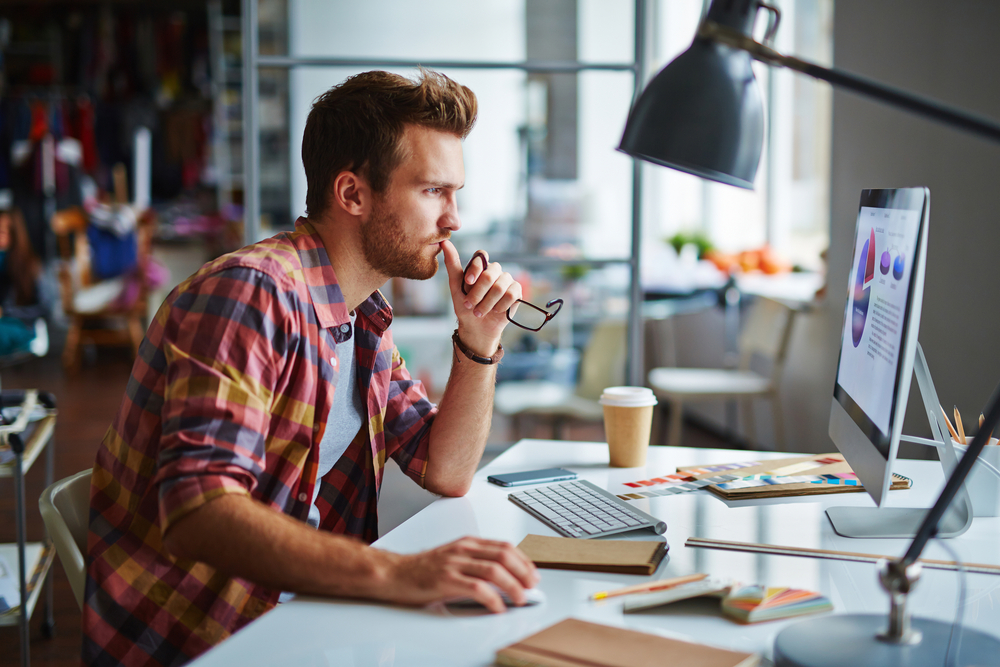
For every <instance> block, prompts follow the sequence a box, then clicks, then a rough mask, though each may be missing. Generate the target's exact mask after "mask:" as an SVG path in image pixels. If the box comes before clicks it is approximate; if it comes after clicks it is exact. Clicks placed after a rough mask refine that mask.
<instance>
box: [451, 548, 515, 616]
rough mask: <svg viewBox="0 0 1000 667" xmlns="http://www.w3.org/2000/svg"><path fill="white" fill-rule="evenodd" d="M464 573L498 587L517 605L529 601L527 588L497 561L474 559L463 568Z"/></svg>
mask: <svg viewBox="0 0 1000 667" xmlns="http://www.w3.org/2000/svg"><path fill="white" fill-rule="evenodd" d="M462 571H463V573H464V574H466V575H471V576H473V577H476V578H477V579H481V580H483V581H484V582H487V583H489V584H492V585H493V586H496V587H497V588H498V589H500V590H501V591H502V592H504V593H506V594H507V597H508V598H510V600H511V602H513V603H514V604H515V605H518V606H521V605H523V604H524V603H525V602H527V601H528V600H527V596H526V595H525V594H524V588H525V587H524V586H522V585H521V582H519V581H518V580H517V578H516V577H514V575H512V574H511V573H510V572H509V571H508V570H507V568H505V567H504V566H503V565H501V564H500V563H498V562H497V561H492V560H478V559H473V560H470V561H469V562H468V563H467V564H466V565H465V566H464V567H463V568H462ZM501 602H502V600H501Z"/></svg>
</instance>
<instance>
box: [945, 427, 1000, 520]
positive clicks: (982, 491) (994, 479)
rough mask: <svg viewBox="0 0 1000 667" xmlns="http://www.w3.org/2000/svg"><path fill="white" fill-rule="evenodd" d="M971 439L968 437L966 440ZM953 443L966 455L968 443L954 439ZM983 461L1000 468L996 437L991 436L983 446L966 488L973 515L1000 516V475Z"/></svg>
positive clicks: (967, 479)
mask: <svg viewBox="0 0 1000 667" xmlns="http://www.w3.org/2000/svg"><path fill="white" fill-rule="evenodd" d="M971 440H972V439H971V438H967V439H966V442H971ZM952 443H953V444H954V445H955V449H957V450H958V451H959V456H962V455H964V454H965V450H966V449H968V447H967V446H966V445H963V444H961V443H958V442H955V441H954V440H953V441H952ZM983 461H985V462H987V463H989V464H991V465H992V466H993V467H994V468H996V469H997V470H1000V444H997V439H996V438H990V442H989V444H988V445H986V446H985V447H983V453H982V454H980V455H979V460H977V461H976V465H974V466H972V472H970V473H969V476H968V478H966V480H965V488H966V490H967V491H968V492H969V499H970V500H971V501H972V514H973V516H1000V477H998V476H997V474H996V473H995V472H993V471H992V470H990V469H989V468H987V467H986V466H984V465H983V464H982V462H983Z"/></svg>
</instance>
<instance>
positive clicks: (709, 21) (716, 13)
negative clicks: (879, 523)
mask: <svg viewBox="0 0 1000 667" xmlns="http://www.w3.org/2000/svg"><path fill="white" fill-rule="evenodd" d="M760 9H764V10H766V11H767V12H768V14H769V20H768V26H767V30H766V31H765V34H764V38H763V43H761V42H757V41H756V40H754V38H753V36H752V31H753V24H754V19H755V18H756V15H757V12H758V11H759V10H760ZM780 17H781V15H780V12H779V11H778V10H777V9H776V8H775V7H772V6H770V5H767V4H765V3H763V2H760V1H759V0H712V4H711V6H710V7H709V10H708V13H707V14H706V15H705V19H704V20H703V21H702V23H701V25H700V26H699V28H698V34H697V35H696V36H695V39H694V41H693V42H692V44H691V46H690V47H689V48H688V50H687V51H685V52H684V53H682V54H681V55H680V56H678V57H677V58H676V59H675V60H674V61H673V62H671V63H670V64H668V65H667V66H666V67H665V68H663V70H661V71H660V72H659V74H657V75H656V76H655V77H654V78H653V80H652V81H651V82H650V83H649V85H648V86H646V89H645V90H644V91H643V92H642V94H641V95H640V96H639V99H638V100H637V101H636V103H635V105H634V106H633V108H632V110H631V112H630V113H629V118H628V122H627V123H626V126H625V131H624V133H623V136H622V140H621V144H620V145H619V150H621V151H623V152H624V153H627V154H628V155H631V156H633V157H636V158H640V159H642V160H646V161H648V162H652V163H654V164H659V165H663V166H666V167H671V168H673V169H678V170H680V171H684V172H687V173H690V174H694V175H696V176H700V177H702V178H705V179H709V180H713V181H717V182H720V183H726V184H729V185H735V186H737V187H742V188H747V189H753V181H754V177H755V175H756V173H757V165H758V162H759V161H760V152H761V146H762V144H763V137H764V122H763V118H764V113H763V103H762V101H761V95H760V91H759V89H758V86H757V80H756V79H755V78H754V75H753V70H752V69H751V60H752V59H755V60H759V61H761V62H764V63H767V64H769V65H772V66H779V67H787V68H789V69H793V70H795V71H797V72H801V73H803V74H808V75H809V76H811V77H814V78H817V79H822V80H824V81H827V82H829V83H831V84H832V85H834V86H836V87H839V88H846V89H848V90H850V91H853V92H856V93H860V94H862V95H866V96H868V97H872V98H875V99H878V100H881V101H883V102H886V103H888V104H890V105H893V106H896V107H899V108H902V109H906V110H909V111H912V112H914V113H918V114H920V115H923V116H926V117H928V118H931V119H933V120H937V121H939V122H941V123H944V124H947V125H950V126H952V127H957V128H960V129H964V130H967V131H969V132H973V133H975V134H979V135H981V136H984V137H987V138H990V139H993V140H994V141H1000V124H997V123H996V122H993V121H991V120H988V119H984V118H980V117H977V116H975V115H973V114H970V113H968V112H965V111H962V110H960V109H955V108H952V107H948V106H946V105H943V104H941V103H939V102H936V101H934V100H928V99H924V98H921V97H919V96H917V95H913V94H911V93H908V92H905V91H902V90H898V89H894V88H891V87H889V86H886V85H883V84H881V83H878V82H875V81H871V80H869V79H865V78H863V77H859V76H857V75H854V74H850V73H848V72H844V71H840V70H836V69H828V68H825V67H821V66H819V65H815V64H813V63H809V62H805V61H803V60H799V59H797V58H793V57H790V56H785V55H783V54H781V53H778V52H777V51H775V50H774V49H773V48H771V47H770V46H768V45H767V43H768V42H770V41H771V40H772V38H773V36H774V34H775V32H776V30H777V28H778V23H779V22H780ZM998 423H1000V385H997V388H996V389H995V390H994V391H993V395H992V396H990V400H989V403H988V406H987V408H986V410H985V419H984V421H983V425H982V427H981V428H980V429H979V433H978V434H977V435H976V437H975V438H974V439H973V440H972V444H971V445H969V448H968V450H967V451H966V452H965V455H964V456H963V457H962V459H961V460H960V461H959V463H958V465H957V466H956V467H955V470H954V471H953V472H952V474H951V476H950V477H949V479H948V482H947V484H946V485H945V488H944V490H943V491H942V492H941V495H940V496H939V497H938V499H937V501H936V502H935V503H934V506H933V507H932V508H931V509H930V511H929V512H928V513H927V516H926V517H925V519H924V521H923V524H922V525H921V526H920V529H919V530H918V532H917V535H916V537H915V538H914V539H913V542H912V543H911V544H910V547H909V549H907V551H906V553H905V554H904V555H903V556H902V557H901V558H899V559H896V560H891V561H882V562H881V563H880V564H879V581H880V582H881V584H882V587H883V588H884V589H885V591H886V592H887V593H888V594H889V597H890V611H889V623H888V628H886V629H885V630H884V631H882V632H879V630H880V628H882V627H884V621H883V620H881V619H880V617H879V616H877V615H870V614H835V615H833V616H826V617H823V618H819V619H813V620H809V621H803V622H799V623H796V624H793V625H791V626H789V627H787V628H785V629H784V630H783V631H781V632H780V633H779V634H778V637H777V639H776V640H775V647H774V659H775V664H776V665H777V667H793V666H794V667H798V666H800V665H801V666H805V665H808V666H810V667H833V666H834V665H851V666H852V667H863V666H866V665H873V666H874V665H878V666H879V667H893V666H899V665H909V666H914V665H935V666H938V665H943V664H946V662H947V658H948V657H949V656H947V655H946V654H947V653H948V652H949V640H950V638H951V631H952V625H951V624H949V623H942V622H940V621H934V620H931V619H923V618H917V619H913V620H912V621H911V619H910V617H909V615H908V613H907V608H906V596H907V594H908V593H909V591H910V590H911V589H912V587H913V586H914V584H915V583H916V581H917V579H918V578H919V576H920V564H919V563H918V562H917V560H918V558H919V557H920V554H921V552H922V551H923V549H924V546H925V545H926V544H927V541H928V540H929V539H930V538H932V537H934V536H935V535H936V534H937V530H938V523H939V522H940V520H941V517H942V516H943V515H944V513H945V510H947V508H948V506H949V505H950V504H951V502H952V500H954V498H955V495H956V493H957V492H958V489H959V488H961V485H962V483H963V482H964V481H965V478H966V477H967V476H968V474H969V471H970V470H971V469H972V466H973V465H974V464H975V461H976V458H977V457H978V456H979V454H980V453H981V452H982V450H983V447H984V445H985V444H986V443H987V441H988V439H989V434H990V433H991V432H992V431H993V429H994V428H995V427H996V426H997V424H998ZM876 633H878V634H876ZM956 635H958V633H957V632H956ZM954 639H955V641H956V642H957V643H958V644H959V645H960V649H959V650H960V653H959V656H958V657H959V659H960V662H959V663H958V664H961V665H986V664H991V663H994V662H995V661H996V659H997V656H1000V640H998V639H997V638H995V637H993V636H991V635H988V634H986V633H983V632H979V631H977V630H973V629H971V628H963V629H962V631H961V635H960V636H956V637H955V638H954ZM953 652H954V651H953Z"/></svg>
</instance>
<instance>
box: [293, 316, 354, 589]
mask: <svg viewBox="0 0 1000 667" xmlns="http://www.w3.org/2000/svg"><path fill="white" fill-rule="evenodd" d="M355 319H357V314H356V313H353V312H352V313H351V337H350V338H348V339H347V340H346V341H344V342H343V343H341V344H340V345H338V346H337V366H338V368H339V370H340V372H339V373H337V386H336V387H335V388H334V390H333V405H331V406H330V414H329V415H327V419H326V431H325V432H324V433H323V439H322V440H320V443H319V468H318V469H317V471H316V488H315V489H314V490H313V497H312V502H313V504H312V506H310V508H309V516H308V518H307V519H306V522H307V523H308V524H309V525H310V526H312V527H313V528H318V527H319V508H318V507H316V497H317V496H318V495H319V487H320V480H321V479H322V478H323V477H324V476H325V475H326V474H327V473H328V472H330V471H331V470H333V466H335V465H337V461H338V460H339V459H340V457H341V456H343V455H344V452H345V451H347V448H348V447H349V446H350V445H351V442H352V441H353V440H354V436H356V435H357V434H358V431H359V430H361V426H362V424H363V423H364V416H363V415H364V414H365V406H364V402H363V401H362V400H361V392H359V391H358V363H357V361H356V360H355V357H354V321H355ZM293 597H295V594H294V593H289V592H287V591H285V592H283V593H282V594H281V595H280V596H279V597H278V602H288V601H289V600H291V599H292V598H293Z"/></svg>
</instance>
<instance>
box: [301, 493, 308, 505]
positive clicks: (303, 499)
mask: <svg viewBox="0 0 1000 667" xmlns="http://www.w3.org/2000/svg"><path fill="white" fill-rule="evenodd" d="M308 497H309V496H307V495H306V494H304V493H300V494H299V502H300V503H304V502H305V501H306V498H308Z"/></svg>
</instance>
